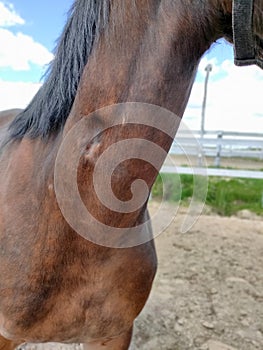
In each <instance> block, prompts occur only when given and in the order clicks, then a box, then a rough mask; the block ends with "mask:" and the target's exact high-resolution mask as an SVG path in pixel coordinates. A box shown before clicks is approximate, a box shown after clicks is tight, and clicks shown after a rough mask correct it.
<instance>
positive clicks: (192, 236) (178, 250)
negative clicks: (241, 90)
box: [23, 202, 263, 350]
mask: <svg viewBox="0 0 263 350" xmlns="http://www.w3.org/2000/svg"><path fill="white" fill-rule="evenodd" d="M157 206H158V204H157V203H156V202H152V203H151V204H150V209H151V211H155V210H156V208H157ZM171 211H174V207H173V205H171V204H166V205H165V207H164V209H163V211H162V220H163V223H161V224H162V225H163V226H165V221H166V219H167V218H168V217H169V213H170V212H171ZM184 215H185V210H181V211H180V213H179V214H177V215H176V217H175V220H174V221H173V222H172V223H171V224H170V226H169V227H168V228H167V229H165V231H164V232H163V233H162V234H161V235H160V236H159V237H158V238H157V239H156V247H157V251H158V257H159V269H158V273H157V276H156V279H155V283H154V286H153V290H152V293H151V295H150V298H149V300H148V303H147V305H146V306H145V308H144V310H143V311H142V313H141V314H140V316H139V317H138V319H137V320H136V322H135V330H134V336H133V342H132V346H131V350H139V349H140V350H235V349H236V350H255V349H260V350H262V349H263V220H262V218H258V217H256V216H254V215H251V214H249V213H248V212H242V213H240V215H239V216H240V217H231V218H222V217H219V216H216V215H214V214H211V213H209V214H203V215H202V216H201V217H200V218H199V220H198V221H197V222H196V224H195V225H194V226H193V228H192V229H191V230H190V231H189V232H188V233H185V234H182V233H180V232H179V231H180V230H179V228H180V225H181V223H182V219H183V218H184ZM23 348H26V349H27V350H29V349H30V350H39V349H42V350H45V349H51V348H52V349H53V350H62V349H63V350H64V349H66V348H67V349H68V350H73V349H75V350H77V349H78V350H80V349H81V346H80V345H72V346H70V345H69V346H65V345H60V344H57V345H55V344H46V345H45V346H43V345H38V346H36V345H30V344H28V345H27V346H23ZM116 350H118V349H116Z"/></svg>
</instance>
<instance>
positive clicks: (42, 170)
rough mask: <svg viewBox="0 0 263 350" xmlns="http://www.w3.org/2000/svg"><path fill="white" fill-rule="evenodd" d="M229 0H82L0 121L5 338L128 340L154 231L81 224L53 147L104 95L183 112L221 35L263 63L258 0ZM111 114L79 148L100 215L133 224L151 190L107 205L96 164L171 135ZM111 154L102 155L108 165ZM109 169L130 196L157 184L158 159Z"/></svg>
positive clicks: (7, 345) (151, 270)
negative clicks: (95, 179)
mask: <svg viewBox="0 0 263 350" xmlns="http://www.w3.org/2000/svg"><path fill="white" fill-rule="evenodd" d="M237 3H238V4H237ZM240 3H243V5H244V6H243V5H242V4H241V6H240ZM233 4H234V6H233V8H232V0H191V1H190V0H143V1H142V0H130V1H128V0H127V1H126V0H125V1H123V0H111V1H108V0H101V1H94V0H76V1H75V3H74V4H73V7H72V9H71V11H70V13H69V18H68V22H67V24H66V26H65V29H64V32H63V34H62V36H61V38H60V40H59V42H58V46H57V49H56V55H55V59H54V61H53V62H52V63H51V65H50V67H49V70H48V72H47V75H46V80H45V83H44V84H43V86H42V88H41V89H40V90H39V92H38V93H37V95H36V96H35V97H34V99H33V100H32V102H31V103H30V104H29V106H28V107H27V108H26V109H25V110H24V111H22V112H21V113H19V114H18V115H17V116H16V117H15V118H14V119H13V120H12V121H11V122H10V118H11V115H14V114H16V111H13V112H12V111H11V112H10V113H9V115H10V116H9V117H6V118H5V119H4V120H5V121H8V124H6V125H3V124H4V123H2V124H1V125H2V130H1V138H2V139H1V167H0V207H1V212H0V215H1V216H0V225H1V226H0V237H1V255H0V276H1V278H0V333H1V335H2V337H1V338H0V349H1V350H6V349H12V348H13V347H15V346H16V345H17V344H20V343H23V342H49V341H54V342H65V343H71V342H81V343H85V344H86V348H87V349H90V350H95V349H98V350H99V349H107V350H110V349H111V350H121V349H123V350H125V349H128V347H129V344H130V340H131V335H132V327H133V321H134V319H135V318H136V317H137V315H138V314H139V313H140V311H141V310H142V308H143V306H144V304H145V302H146V300H147V298H148V295H149V293H150V290H151V286H152V282H153V279H154V275H155V272H156V265H157V262H156V254H155V248H154V243H153V241H152V240H150V241H149V242H146V243H144V244H141V245H137V246H134V247H129V248H124V249H117V248H111V247H104V246H101V245H98V244H95V243H92V242H91V241H88V240H86V239H85V238H83V237H82V236H81V235H79V234H78V232H76V231H74V229H73V228H72V227H71V226H70V225H69V224H68V222H67V221H66V220H65V218H64V216H63V215H62V212H61V210H60V208H59V205H58V201H57V198H56V193H55V190H54V169H55V163H56V157H57V154H58V151H59V149H60V146H61V145H62V143H63V141H64V140H65V138H66V137H67V135H68V134H69V133H70V131H71V130H72V129H74V127H75V125H77V123H78V122H79V121H80V120H81V119H82V118H84V116H86V115H89V114H90V113H91V112H93V111H96V110H98V109H99V108H102V107H104V106H107V105H112V104H115V103H120V102H143V103H148V104H154V105H158V106H162V107H164V108H166V109H168V110H170V111H171V112H173V113H175V114H176V115H178V116H179V117H182V115H183V112H184V110H185V107H186V104H187V101H188V98H189V94H190V92H191V87H192V84H193V81H194V77H195V73H196V70H197V67H198V63H199V61H200V58H201V56H202V55H203V54H204V52H205V51H206V50H207V49H208V48H209V47H210V45H211V44H212V43H213V42H214V41H216V40H217V39H218V38H220V37H225V38H227V39H228V40H229V41H231V42H232V41H233V36H234V43H235V44H236V62H237V64H250V63H257V64H258V65H261V66H262V61H261V58H262V49H263V45H262V38H263V28H262V22H263V17H262V9H263V5H262V0H254V4H253V1H252V0H251V1H238V0H234V1H233ZM253 5H254V7H253ZM253 9H254V11H252V10H253ZM234 10H235V11H237V12H235V11H234ZM232 12H235V13H234V17H235V18H234V31H233V30H232V27H233V26H232V19H233V16H232ZM252 15H253V16H252ZM244 19H245V21H247V22H246V23H245V24H244V23H243V24H242V21H244ZM239 21H241V24H240V22H239ZM233 32H234V35H233ZM240 33H241V34H240ZM239 35H241V39H240V36H239ZM252 46H253V47H252ZM7 114H8V113H6V115H7ZM106 119H107V118H104V119H103V118H102V120H99V116H98V118H97V120H98V121H99V122H98V123H95V122H94V126H92V125H91V126H90V129H89V131H90V130H91V132H93V133H94V135H95V136H96V135H97V136H96V137H95V139H94V140H93V141H92V142H87V144H86V145H85V147H84V148H83V151H82V153H81V156H80V159H79V165H78V171H77V184H78V188H79V192H80V194H81V198H82V200H83V202H84V203H85V206H86V207H87V208H89V210H90V211H91V212H92V215H93V216H94V217H96V219H97V220H98V221H100V222H103V223H104V224H105V225H109V226H111V227H115V228H116V230H117V228H129V227H130V228H132V227H135V226H136V225H137V224H139V223H142V222H143V221H144V220H145V219H146V218H147V217H148V213H147V208H146V203H147V201H146V202H145V203H144V205H142V206H141V207H140V208H139V209H136V210H134V211H133V212H131V213H130V212H129V213H123V212H116V211H115V210H111V209H110V208H107V207H105V206H104V205H103V204H102V203H100V201H99V200H98V198H97V196H96V194H95V191H94V188H93V186H92V173H93V170H94V164H95V162H96V160H97V159H98V158H99V157H100V155H101V154H103V153H104V151H105V150H106V149H107V147H108V146H109V145H112V144H113V143H116V142H118V141H119V140H126V139H128V140H130V139H132V138H140V139H145V140H149V141H151V142H153V143H156V144H157V145H159V146H161V147H162V148H163V149H164V150H165V151H168V150H169V147H170V145H171V142H172V138H171V137H170V136H168V135H166V134H165V133H163V132H162V131H160V130H157V129H156V128H150V127H149V126H147V125H145V126H139V127H138V125H132V124H129V123H124V124H123V126H121V127H117V128H116V127H113V128H109V129H107V130H106V131H104V132H103V133H101V134H98V132H99V131H100V130H102V129H103V127H102V124H103V123H104V122H105V120H106ZM100 128H101V129H100ZM93 129H94V130H93ZM173 134H175V130H174V131H173ZM77 143H78V140H76V144H77ZM73 148H74V147H73ZM73 148H72V149H73ZM69 153H70V152H69ZM138 158H140V157H139V156H138ZM69 159H70V154H69ZM111 162H112V159H111V158H109V159H106V163H107V164H105V169H107V166H108V165H110V164H111ZM66 171H67V169H66ZM105 171H106V170H105ZM65 175H66V174H65ZM113 175H114V176H112V182H111V185H112V189H113V192H114V193H115V195H116V197H117V198H119V200H120V201H123V202H125V201H129V199H130V198H131V189H130V187H131V184H132V183H133V181H134V179H137V178H142V179H143V180H144V181H146V183H147V185H148V187H149V188H151V186H152V184H153V182H154V180H155V177H156V175H157V171H156V169H154V168H153V167H151V166H150V165H149V164H148V163H147V162H143V161H141V160H140V159H135V158H133V159H130V160H129V161H124V162H122V164H121V165H120V166H118V167H117V168H116V170H115V172H114V173H113ZM61 181H63V179H61ZM67 200H68V201H70V200H71V198H67ZM95 233H96V232H95Z"/></svg>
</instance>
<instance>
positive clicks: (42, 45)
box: [0, 0, 263, 132]
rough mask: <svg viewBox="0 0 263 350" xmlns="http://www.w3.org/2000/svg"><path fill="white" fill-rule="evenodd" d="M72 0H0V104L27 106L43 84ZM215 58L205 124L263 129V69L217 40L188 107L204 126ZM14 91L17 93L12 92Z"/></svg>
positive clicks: (192, 123) (193, 124) (192, 122)
mask: <svg viewBox="0 0 263 350" xmlns="http://www.w3.org/2000/svg"><path fill="white" fill-rule="evenodd" d="M72 1H73V0H53V1H51V0H45V1H41V2H39V1H36V0H0V110H2V109H7V108H13V107H25V106H26V104H27V103H28V102H29V101H30V99H31V98H32V96H33V95H34V94H35V92H36V91H37V89H38V88H39V87H40V84H39V82H40V79H41V76H42V75H43V73H44V71H45V68H46V65H47V64H48V62H50V60H51V59H52V50H53V48H54V45H55V41H56V39H57V38H58V36H59V35H60V33H61V31H62V28H63V26H64V23H65V20H66V13H67V11H68V10H69V8H70V6H71V4H72ZM208 63H211V64H212V65H213V71H212V73H211V74H210V79H209V90H208V102H207V113H206V115H207V117H206V128H207V129H213V130H218V129H220V130H222V129H224V130H240V131H258V132H259V131H261V132H263V109H262V102H261V100H262V85H263V73H262V71H260V70H259V69H258V68H256V67H247V68H237V67H235V66H234V65H233V48H232V46H231V45H229V44H227V43H225V42H224V41H223V40H220V41H218V42H217V43H216V44H214V45H213V47H212V48H211V49H210V50H209V52H208V53H207V54H206V55H205V57H204V58H203V59H202V61H201V63H200V67H199V71H198V74H197V77H196V82H195V84H194V87H193V91H192V94H191V97H190V101H189V103H188V106H187V109H186V112H185V118H184V120H185V122H186V123H187V124H188V126H189V127H190V128H192V129H198V128H199V126H200V115H201V105H202V98H203V85H204V78H205V71H204V68H205V66H206V65H207V64H208ZM14 96H15V97H14Z"/></svg>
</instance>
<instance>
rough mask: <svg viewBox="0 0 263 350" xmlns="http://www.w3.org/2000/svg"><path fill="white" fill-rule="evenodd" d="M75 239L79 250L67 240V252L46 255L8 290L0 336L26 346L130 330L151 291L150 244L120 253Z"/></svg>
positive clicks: (152, 259) (153, 265)
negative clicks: (21, 340) (26, 275)
mask: <svg viewBox="0 0 263 350" xmlns="http://www.w3.org/2000/svg"><path fill="white" fill-rule="evenodd" d="M80 240H81V242H80V244H81V245H82V247H81V249H80V248H79V246H78V250H76V245H78V244H77V243H76V242H74V241H71V243H70V242H68V247H67V249H68V248H69V246H71V251H70V250H68V251H67V252H66V251H65V250H64V251H63V250H57V251H56V252H55V250H53V251H50V252H48V251H46V259H41V260H42V261H35V264H31V271H29V270H28V277H27V278H25V279H24V281H23V283H22V284H21V285H20V286H18V288H17V289H18V290H17V291H15V290H13V291H12V297H11V299H12V300H11V299H10V300H11V303H12V305H11V303H10V302H9V301H10V300H9V301H8V304H9V312H11V313H9V315H5V318H3V322H2V334H6V335H8V337H9V338H10V337H11V338H22V339H24V340H26V341H30V342H34V341H38V342H39V341H41V342H45V341H58V342H59V341H60V342H62V341H68V342H86V341H90V340H93V339H97V338H100V337H101V336H103V337H108V336H112V335H114V334H118V332H120V330H121V329H123V330H125V329H126V328H129V327H130V326H131V324H132V322H133V319H134V318H135V317H136V316H137V314H138V313H139V312H140V310H141V308H142V307H143V305H144V303H145V301H146V299H147V297H148V294H149V292H150V289H151V284H152V280H153V277H154V274H155V269H156V257H155V251H154V247H153V244H152V243H148V244H146V245H145V246H144V247H138V248H132V249H127V250H126V251H124V250H111V249H108V248H102V247H95V246H93V245H92V244H90V243H89V242H85V241H84V240H82V239H80ZM53 243H54V242H53ZM64 243H65V244H66V242H64ZM85 246H86V248H87V249H85ZM91 247H92V251H91V250H90V249H91ZM14 301H15V302H14ZM11 314H12V316H11ZM10 316H11V317H10ZM10 320H12V321H10ZM25 338H26V339H25Z"/></svg>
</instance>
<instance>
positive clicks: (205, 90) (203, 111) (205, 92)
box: [201, 64, 212, 139]
mask: <svg viewBox="0 0 263 350" xmlns="http://www.w3.org/2000/svg"><path fill="white" fill-rule="evenodd" d="M205 71H206V77H205V89H204V99H203V105H202V118H201V139H203V137H204V133H205V110H206V99H207V85H208V79H209V74H210V72H211V71H212V64H208V65H207V66H206V67H205Z"/></svg>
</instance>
